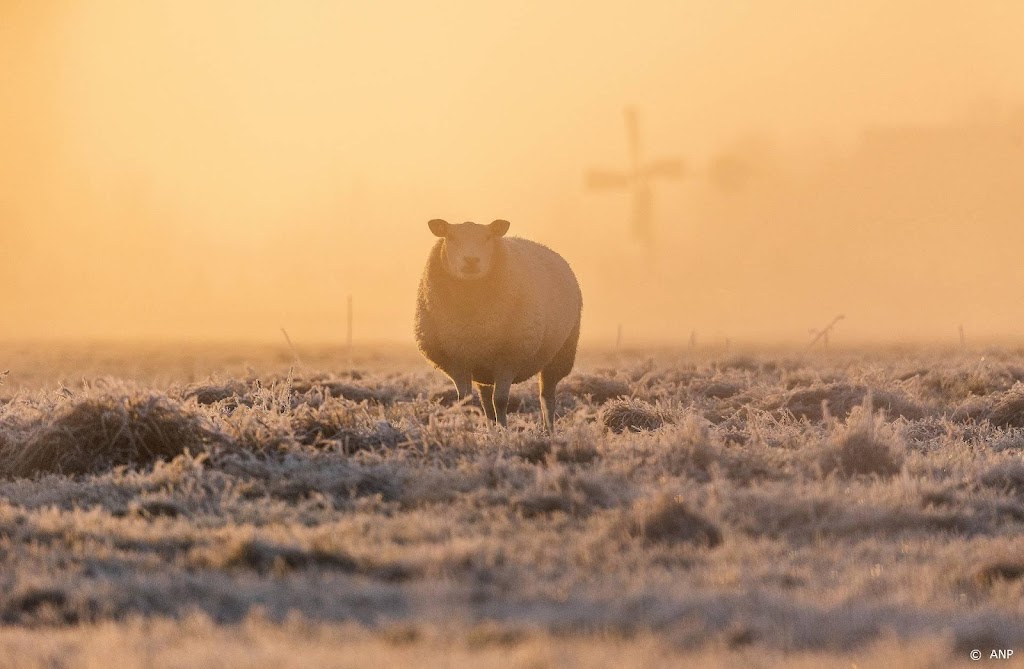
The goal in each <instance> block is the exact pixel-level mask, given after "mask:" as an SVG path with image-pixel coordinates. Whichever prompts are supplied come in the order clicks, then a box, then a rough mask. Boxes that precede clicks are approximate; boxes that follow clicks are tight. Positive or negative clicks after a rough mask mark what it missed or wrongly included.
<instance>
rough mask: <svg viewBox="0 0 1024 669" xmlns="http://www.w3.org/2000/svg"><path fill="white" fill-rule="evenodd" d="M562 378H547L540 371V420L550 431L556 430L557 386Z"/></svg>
mask: <svg viewBox="0 0 1024 669" xmlns="http://www.w3.org/2000/svg"><path fill="white" fill-rule="evenodd" d="M559 380H560V379H555V380H551V379H549V378H546V375H545V374H544V372H543V371H541V373H540V422H541V424H542V425H543V427H544V430H545V431H546V432H548V433H551V432H554V431H555V387H556V386H557V385H558V382H559Z"/></svg>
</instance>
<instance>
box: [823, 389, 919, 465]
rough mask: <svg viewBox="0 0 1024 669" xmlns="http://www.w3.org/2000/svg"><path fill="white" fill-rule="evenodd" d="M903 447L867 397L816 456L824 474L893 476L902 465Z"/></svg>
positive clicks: (835, 430)
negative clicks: (873, 408)
mask: <svg viewBox="0 0 1024 669" xmlns="http://www.w3.org/2000/svg"><path fill="white" fill-rule="evenodd" d="M905 449H906V447H905V445H904V444H903V441H902V439H901V438H900V437H899V434H898V433H897V432H896V431H895V430H894V429H893V428H892V427H891V426H889V425H888V424H886V422H885V418H884V415H882V414H879V415H876V414H875V413H874V412H873V411H872V405H871V397H870V396H868V397H867V398H866V399H865V400H864V404H863V405H862V406H861V407H860V410H859V411H855V412H854V413H852V414H851V415H850V417H849V419H848V420H847V422H846V424H845V425H842V426H838V427H836V428H835V429H834V431H833V433H832V435H831V437H830V438H829V440H828V442H827V443H826V445H825V447H824V448H823V449H822V450H821V452H820V453H819V455H818V464H819V465H820V467H821V470H822V472H824V473H825V474H833V473H834V474H839V475H840V476H870V475H874V476H895V475H896V474H898V473H899V472H900V469H901V468H902V466H903V459H904V451H905Z"/></svg>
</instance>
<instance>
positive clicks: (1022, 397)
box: [985, 385, 1024, 427]
mask: <svg viewBox="0 0 1024 669" xmlns="http://www.w3.org/2000/svg"><path fill="white" fill-rule="evenodd" d="M985 417H986V418H988V420H989V422H990V423H992V424H993V425H995V426H996V427H1024V386H1020V385H1015V386H1014V387H1013V388H1012V389H1010V390H1008V391H1006V392H1005V393H1002V394H1000V395H999V397H998V399H997V400H996V402H995V405H994V406H992V408H991V409H990V410H989V412H988V415H987V416H985Z"/></svg>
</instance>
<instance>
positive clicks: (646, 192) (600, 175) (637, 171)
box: [586, 107, 683, 246]
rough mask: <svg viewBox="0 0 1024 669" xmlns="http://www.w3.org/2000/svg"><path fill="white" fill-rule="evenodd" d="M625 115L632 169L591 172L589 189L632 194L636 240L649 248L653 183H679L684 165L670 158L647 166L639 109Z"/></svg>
mask: <svg viewBox="0 0 1024 669" xmlns="http://www.w3.org/2000/svg"><path fill="white" fill-rule="evenodd" d="M625 114H626V141H627V142H628V143H629V160H630V167H629V169H628V170H627V171H625V172H618V171H611V170H591V171H589V172H587V174H586V185H587V188H589V189H590V190H593V191H609V190H629V191H631V192H632V194H633V220H632V230H633V236H634V237H636V238H637V239H638V240H639V241H641V242H643V243H644V244H646V245H648V246H650V245H652V244H653V243H654V222H653V213H652V208H653V200H654V195H653V192H652V182H653V181H654V180H655V179H658V178H665V179H678V178H679V177H680V176H682V174H683V163H682V161H680V160H677V159H671V158H669V159H661V160H654V161H651V162H644V160H643V158H642V153H643V152H642V146H641V143H640V128H639V122H638V120H637V112H636V109H635V108H633V107H627V108H626V110H625Z"/></svg>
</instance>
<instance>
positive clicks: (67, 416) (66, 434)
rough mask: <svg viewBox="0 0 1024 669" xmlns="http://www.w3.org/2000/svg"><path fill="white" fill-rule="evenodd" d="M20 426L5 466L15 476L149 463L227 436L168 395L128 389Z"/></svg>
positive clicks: (85, 399)
mask: <svg viewBox="0 0 1024 669" xmlns="http://www.w3.org/2000/svg"><path fill="white" fill-rule="evenodd" d="M19 427H20V429H18V430H16V434H15V436H13V437H12V436H8V437H7V438H6V439H5V440H4V443H3V456H2V457H3V462H2V465H0V467H2V470H3V472H4V473H6V474H7V475H9V476H34V475H36V474H42V473H51V472H56V473H62V474H87V473H93V472H98V471H102V470H104V469H109V468H111V467H115V466H118V465H135V466H145V465H148V464H151V463H153V462H155V461H157V460H170V459H172V458H174V457H175V456H177V455H180V454H182V453H184V452H186V451H193V452H199V451H201V450H203V449H206V448H207V447H208V446H209V445H210V444H212V443H218V442H221V441H222V440H223V436H222V435H221V433H220V432H219V430H217V428H216V427H215V426H214V425H213V424H212V423H211V422H210V420H209V419H208V418H207V417H206V416H205V415H203V414H201V413H199V412H197V411H194V410H191V409H189V408H187V407H186V406H184V405H182V404H180V403H178V402H175V401H174V400H171V399H170V398H169V397H167V396H166V395H162V394H156V393H150V392H143V391H134V390H128V389H121V390H104V391H93V392H90V393H88V394H86V395H84V396H81V397H76V398H74V399H71V400H69V401H67V402H66V403H64V404H62V405H59V406H57V407H56V408H55V409H53V410H52V412H51V411H46V412H44V413H42V415H40V416H38V417H36V418H35V419H34V420H32V421H31V423H30V424H28V425H22V426H19Z"/></svg>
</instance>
